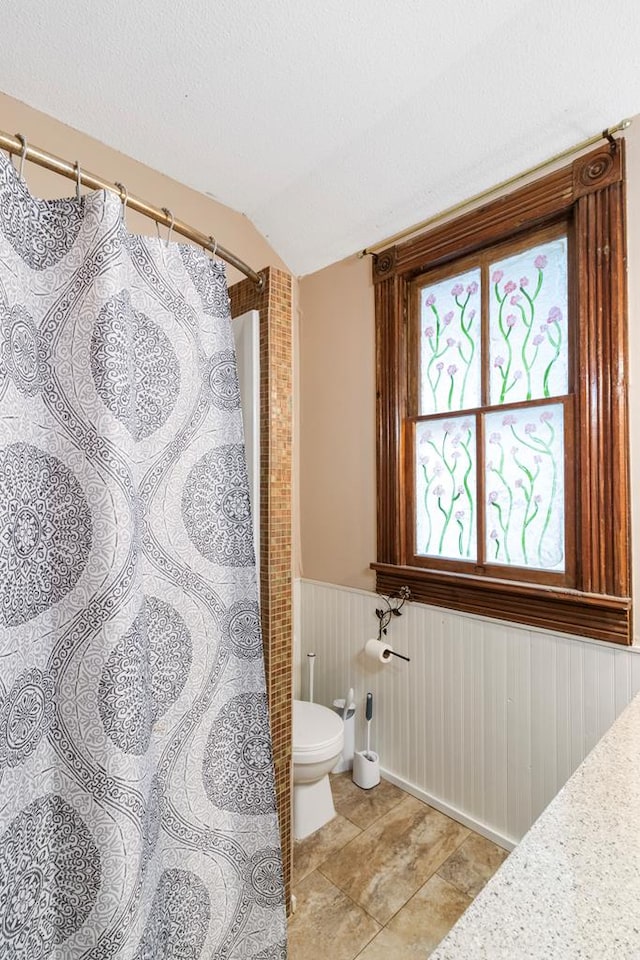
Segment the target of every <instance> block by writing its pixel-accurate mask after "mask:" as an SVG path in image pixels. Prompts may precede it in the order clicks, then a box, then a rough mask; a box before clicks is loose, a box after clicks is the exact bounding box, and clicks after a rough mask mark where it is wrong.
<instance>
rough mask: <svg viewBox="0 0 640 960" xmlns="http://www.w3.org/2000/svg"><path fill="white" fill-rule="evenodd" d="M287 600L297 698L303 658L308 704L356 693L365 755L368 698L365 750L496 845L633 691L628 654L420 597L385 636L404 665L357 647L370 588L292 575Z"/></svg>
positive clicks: (636, 675) (527, 819) (552, 789)
mask: <svg viewBox="0 0 640 960" xmlns="http://www.w3.org/2000/svg"><path fill="white" fill-rule="evenodd" d="M298 596H299V605H300V609H299V611H298V616H297V624H298V630H299V642H300V659H301V661H302V663H301V668H302V694H303V695H304V696H306V689H307V688H306V677H305V675H304V674H305V662H306V656H305V654H307V653H309V652H314V653H315V654H316V666H315V700H316V701H317V702H319V703H325V704H330V703H331V701H332V700H333V699H335V698H336V697H344V696H345V695H346V692H347V690H348V688H349V687H350V686H352V687H354V689H355V691H356V700H357V701H358V705H359V710H358V714H359V724H358V726H357V727H356V731H357V732H356V749H363V748H364V745H365V744H364V717H363V713H364V711H363V702H364V697H365V694H366V692H367V691H368V690H371V691H372V693H373V697H374V719H373V723H372V728H371V733H372V736H371V746H372V749H374V750H376V751H377V752H378V753H379V754H380V762H381V765H382V768H383V770H384V771H385V775H386V776H387V778H388V779H390V780H393V781H394V782H395V783H397V784H399V785H400V786H402V787H403V788H404V789H406V790H408V791H409V792H411V793H414V794H415V795H416V796H419V797H421V798H422V799H424V800H426V801H427V802H429V803H432V804H433V805H434V806H437V807H439V808H440V809H442V810H443V811H445V812H447V813H450V814H451V815H452V816H454V817H456V818H458V819H460V820H462V821H463V822H464V823H467V824H468V825H469V826H471V827H473V828H474V829H476V830H478V831H479V832H481V833H483V834H485V835H486V836H488V837H491V838H493V839H495V840H496V841H497V842H499V843H502V844H503V845H504V846H506V847H511V846H513V844H515V843H517V841H518V840H519V839H520V838H521V837H522V835H523V834H524V833H525V832H526V831H527V830H528V828H529V827H530V826H531V824H532V823H533V821H534V820H535V819H536V817H537V816H538V815H539V814H540V813H541V812H542V810H543V809H544V808H545V806H546V805H547V804H548V803H549V801H550V800H551V799H552V797H553V796H555V794H556V793H557V792H558V790H559V789H560V787H561V786H562V785H563V784H564V782H565V781H566V780H567V779H568V777H569V776H570V774H571V773H572V772H573V770H575V768H576V767H577V766H578V764H579V763H580V762H581V761H582V760H583V759H584V757H585V756H586V755H587V753H588V752H589V751H590V750H591V748H592V747H593V746H594V745H595V744H596V743H597V741H598V740H599V739H600V737H601V736H602V735H603V734H604V733H605V731H606V730H607V729H608V728H609V727H610V726H611V724H612V723H613V721H614V720H615V718H616V717H617V716H618V714H619V713H620V712H621V711H622V709H623V708H624V707H625V706H626V704H627V703H629V701H630V700H631V699H632V697H633V696H634V695H635V694H636V693H637V692H638V691H639V690H640V656H638V654H639V653H640V649H639V648H635V647H634V648H628V647H626V648H625V647H618V646H615V645H613V644H605V643H600V642H598V641H591V640H582V639H579V638H573V637H568V636H564V635H562V634H552V633H549V632H547V631H539V630H530V629H527V628H522V627H518V626H516V625H513V624H505V623H500V622H499V621H493V620H488V619H485V618H482V617H476V616H472V615H467V614H464V615H463V614H456V613H452V612H450V611H447V610H443V609H440V608H438V607H428V606H426V605H424V604H417V603H415V604H413V603H409V604H407V605H406V606H405V607H404V609H403V615H402V617H397V618H394V620H393V621H392V623H391V626H390V628H389V632H388V636H387V641H388V642H389V643H390V644H391V645H392V646H393V647H394V649H396V650H398V651H399V652H400V653H405V654H406V655H407V656H410V657H411V663H405V662H404V661H402V660H396V659H395V658H394V659H393V662H392V663H390V664H389V665H388V666H383V665H381V664H378V663H377V661H372V660H370V659H368V658H367V657H365V655H364V650H363V648H364V644H365V642H366V640H367V639H368V638H369V637H372V636H373V637H375V636H376V635H377V619H376V617H375V614H374V611H375V608H376V607H377V606H380V598H378V597H376V595H375V594H374V593H368V592H365V591H362V590H351V589H347V588H344V587H338V586H334V585H332V584H326V583H318V582H315V581H312V580H302V581H301V582H300V585H299V594H298ZM299 687H300V679H299V678H298V691H299ZM296 695H300V694H299V692H298V693H297V694H296Z"/></svg>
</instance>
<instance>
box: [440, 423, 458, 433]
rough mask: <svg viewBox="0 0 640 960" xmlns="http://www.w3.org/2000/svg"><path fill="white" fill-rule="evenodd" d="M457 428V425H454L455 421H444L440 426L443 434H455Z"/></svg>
mask: <svg viewBox="0 0 640 960" xmlns="http://www.w3.org/2000/svg"><path fill="white" fill-rule="evenodd" d="M457 426H458V424H457V423H456V421H455V420H445V421H444V423H443V424H442V429H443V430H444V432H445V433H455V432H456V427H457Z"/></svg>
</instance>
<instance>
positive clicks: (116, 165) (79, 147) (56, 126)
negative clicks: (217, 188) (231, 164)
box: [0, 93, 287, 283]
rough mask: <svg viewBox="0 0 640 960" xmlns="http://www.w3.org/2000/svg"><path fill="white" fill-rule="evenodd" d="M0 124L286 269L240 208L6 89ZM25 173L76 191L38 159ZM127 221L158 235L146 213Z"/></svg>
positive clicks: (61, 193)
mask: <svg viewBox="0 0 640 960" xmlns="http://www.w3.org/2000/svg"><path fill="white" fill-rule="evenodd" d="M0 130H3V131H4V132H5V133H11V134H13V133H16V132H17V133H21V134H22V135H23V136H24V137H25V139H26V140H27V142H31V143H32V144H33V145H34V146H37V147H40V148H41V149H42V150H46V151H47V152H48V153H54V154H56V155H57V156H59V157H62V158H63V159H65V160H71V161H75V160H76V159H77V160H78V161H79V162H80V165H81V167H85V168H86V169H87V170H90V171H91V173H94V174H96V176H99V177H101V178H103V179H105V180H109V181H112V182H115V181H119V182H120V183H122V184H124V185H125V187H126V188H127V190H128V191H129V193H131V194H135V196H138V197H141V198H142V199H143V200H147V201H149V202H150V203H152V204H153V205H154V206H158V207H167V208H168V209H169V210H171V211H172V212H173V213H174V214H175V216H176V217H177V218H178V219H180V220H183V221H184V222H186V223H189V224H190V225H191V226H194V227H196V228H197V229H198V230H201V231H202V233H204V234H206V235H207V236H209V235H213V236H215V237H217V239H218V240H219V241H220V243H221V244H223V246H225V247H226V248H227V250H230V251H231V252H232V253H235V254H236V255H237V256H239V257H240V259H241V260H244V261H245V263H247V264H248V265H249V266H250V267H253V269H254V270H260V269H261V268H262V267H266V266H275V267H280V268H281V269H283V270H287V265H286V264H285V263H284V261H283V260H281V258H280V257H279V256H278V255H277V253H276V252H275V250H274V249H273V248H272V247H271V246H270V245H269V244H268V243H267V241H266V240H265V239H264V237H263V236H262V235H261V234H260V233H258V231H257V230H256V228H255V227H254V226H253V224H252V223H251V221H250V220H248V219H247V218H246V217H244V216H243V215H242V214H241V213H237V212H236V211H235V210H231V209H230V208H229V207H225V206H224V205H223V204H221V203H217V202H216V201H215V200H212V199H210V198H209V197H207V196H205V195H204V194H202V193H198V192H197V191H196V190H191V189H189V187H185V186H184V185H183V184H181V183H178V182H177V181H176V180H172V179H171V178H170V177H165V176H163V175H162V174H161V173H158V172H157V171H156V170H152V169H151V168H150V167H146V166H145V165H144V164H142V163H138V162H137V161H136V160H133V159H131V157H127V156H125V155H124V154H123V153H119V152H118V151H117V150H112V149H111V147H107V146H105V145H104V144H102V143H100V142H99V141H98V140H94V139H92V138H91V137H88V136H86V134H84V133H80V132H79V131H78V130H74V129H73V128H72V127H68V126H66V125H65V124H63V123H60V122H59V121H58V120H55V119H53V117H49V116H47V115H46V114H44V113H40V112H39V111H38V110H33V109H32V108H31V107H28V106H27V105H26V104H24V103H20V101H18V100H14V99H13V98H12V97H8V96H6V95H5V94H3V93H0ZM25 178H26V180H27V183H28V185H29V189H30V190H31V192H32V193H33V194H34V195H35V196H39V197H46V198H54V197H67V196H71V195H72V194H73V191H74V185H73V183H72V182H71V181H70V180H67V179H65V178H64V177H61V176H59V175H57V174H54V173H50V172H48V171H46V170H44V169H43V168H42V167H37V166H36V165H35V164H33V163H27V164H26V165H25ZM127 225H128V227H129V229H130V230H131V231H132V232H134V233H142V234H151V235H152V236H155V232H156V227H155V223H154V222H153V221H152V220H149V219H148V218H147V217H143V216H142V215H141V214H137V213H132V212H131V211H129V212H128V213H127ZM160 230H161V235H162V236H163V237H164V236H166V233H167V231H166V229H165V228H163V227H161V228H160ZM227 275H228V278H229V281H230V283H235V282H236V280H239V279H241V274H239V273H238V272H237V271H236V270H234V269H232V268H229V269H228V273H227Z"/></svg>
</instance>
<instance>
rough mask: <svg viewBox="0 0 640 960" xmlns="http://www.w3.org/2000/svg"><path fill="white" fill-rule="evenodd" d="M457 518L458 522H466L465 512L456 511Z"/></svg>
mask: <svg viewBox="0 0 640 960" xmlns="http://www.w3.org/2000/svg"><path fill="white" fill-rule="evenodd" d="M455 518H456V520H464V510H456V512H455Z"/></svg>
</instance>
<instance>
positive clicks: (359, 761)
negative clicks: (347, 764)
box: [353, 693, 380, 790]
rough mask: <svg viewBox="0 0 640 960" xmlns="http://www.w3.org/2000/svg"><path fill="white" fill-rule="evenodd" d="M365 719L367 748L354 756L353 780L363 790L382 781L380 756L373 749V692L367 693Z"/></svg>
mask: <svg viewBox="0 0 640 960" xmlns="http://www.w3.org/2000/svg"><path fill="white" fill-rule="evenodd" d="M365 719H366V721H367V749H366V750H358V752H357V753H355V754H354V756H353V782H354V783H355V784H356V786H358V787H362V789H363V790H370V789H371V787H375V786H377V784H379V783H380V758H379V757H378V754H377V753H375V752H374V751H373V750H372V749H371V721H372V719H373V694H372V693H368V694H367V702H366V707H365Z"/></svg>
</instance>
